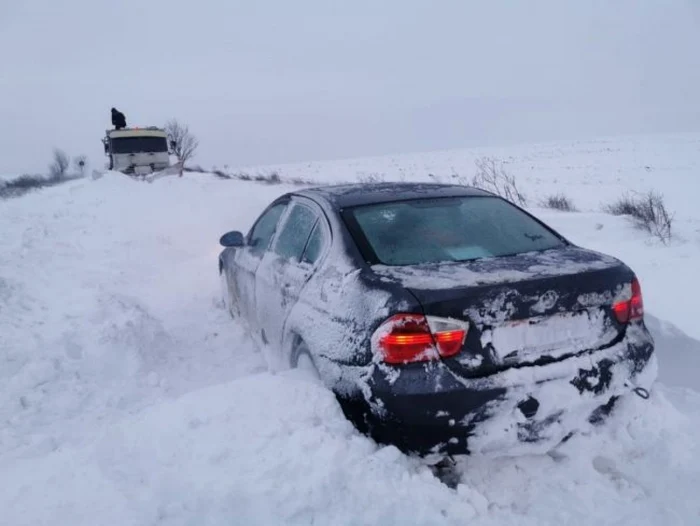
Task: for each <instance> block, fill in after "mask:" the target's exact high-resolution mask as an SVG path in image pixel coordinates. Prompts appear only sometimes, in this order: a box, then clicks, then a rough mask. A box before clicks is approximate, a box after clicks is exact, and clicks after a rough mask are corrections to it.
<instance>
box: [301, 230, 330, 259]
mask: <svg viewBox="0 0 700 526" xmlns="http://www.w3.org/2000/svg"><path fill="white" fill-rule="evenodd" d="M327 244H328V237H327V236H326V231H325V229H324V228H323V225H322V224H321V221H320V220H319V221H316V225H315V226H314V229H313V231H312V232H311V237H309V242H308V243H307V244H306V249H305V250H304V255H303V256H302V257H301V260H302V261H303V262H304V263H309V264H310V265H313V264H314V263H316V261H318V259H319V258H320V257H321V255H323V251H324V250H325V248H326V246H327Z"/></svg>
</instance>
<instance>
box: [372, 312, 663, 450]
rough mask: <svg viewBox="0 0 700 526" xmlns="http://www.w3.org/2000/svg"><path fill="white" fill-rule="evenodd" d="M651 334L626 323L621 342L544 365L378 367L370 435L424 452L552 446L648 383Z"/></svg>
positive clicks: (652, 372) (652, 363)
mask: <svg viewBox="0 0 700 526" xmlns="http://www.w3.org/2000/svg"><path fill="white" fill-rule="evenodd" d="M653 351H654V343H653V340H652V338H651V335H650V334H649V333H648V331H647V330H646V328H645V327H644V326H643V325H642V324H634V325H631V326H630V327H628V329H627V334H626V336H625V338H624V339H623V340H621V341H620V342H619V343H617V344H615V345H613V346H611V347H608V348H605V349H601V350H598V351H593V352H590V353H586V354H584V355H580V356H576V357H572V358H568V359H566V360H562V361H560V362H555V363H551V364H548V365H543V366H526V367H520V368H512V369H508V370H505V371H503V372H500V373H497V374H494V375H492V376H488V377H484V378H471V379H469V378H462V377H459V376H458V375H456V374H455V373H454V372H453V371H452V370H450V368H449V367H448V366H446V365H445V364H444V363H441V362H435V363H430V364H422V365H411V366H406V367H402V368H396V367H386V366H383V365H377V366H376V367H375V369H374V371H373V374H372V376H371V378H370V381H369V387H370V390H371V397H370V406H371V409H370V411H371V412H370V415H369V417H370V419H371V423H372V425H371V427H372V433H373V435H374V436H375V438H376V439H377V440H379V441H380V442H386V443H392V444H395V445H397V446H398V447H400V448H401V449H403V450H405V451H412V452H417V453H420V454H428V453H439V454H462V453H468V452H472V453H474V452H479V453H491V452H497V453H504V452H505V453H507V452H511V451H513V452H518V451H522V450H526V451H529V452H541V451H547V450H549V449H551V448H552V447H554V446H556V445H557V444H558V443H560V442H561V441H562V440H563V439H565V438H566V437H567V436H568V435H570V434H571V433H572V432H574V431H578V430H582V429H584V428H585V427H587V426H589V425H590V420H591V416H592V415H594V413H595V412H596V411H597V410H599V408H601V406H606V404H608V406H609V405H611V403H612V402H611V401H614V399H615V398H616V397H619V396H620V395H622V394H625V393H628V392H630V391H631V389H632V387H635V386H639V387H644V388H647V389H648V388H650V387H651V384H652V383H653V381H654V380H655V378H656V374H657V364H656V359H655V356H654V353H653Z"/></svg>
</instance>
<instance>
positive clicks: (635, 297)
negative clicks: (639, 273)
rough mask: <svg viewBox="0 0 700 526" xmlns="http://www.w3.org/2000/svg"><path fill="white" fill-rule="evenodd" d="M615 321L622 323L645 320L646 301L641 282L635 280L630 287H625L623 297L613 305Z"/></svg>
mask: <svg viewBox="0 0 700 526" xmlns="http://www.w3.org/2000/svg"><path fill="white" fill-rule="evenodd" d="M613 312H614V313H615V319H617V321H619V322H620V323H628V322H630V321H635V320H641V319H642V318H644V300H643V299H642V287H641V285H640V284H639V280H638V279H637V278H634V279H633V280H632V283H631V284H630V286H629V287H625V290H624V291H623V292H622V294H621V297H620V298H619V299H618V300H617V301H616V302H615V303H614V304H613Z"/></svg>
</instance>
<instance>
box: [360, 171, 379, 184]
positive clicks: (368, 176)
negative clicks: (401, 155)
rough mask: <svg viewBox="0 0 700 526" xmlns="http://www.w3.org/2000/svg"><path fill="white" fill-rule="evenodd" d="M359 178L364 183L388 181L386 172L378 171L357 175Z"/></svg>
mask: <svg viewBox="0 0 700 526" xmlns="http://www.w3.org/2000/svg"><path fill="white" fill-rule="evenodd" d="M357 180H358V181H359V182H361V183H363V184H376V183H383V182H384V181H386V174H380V173H377V172H372V173H363V174H360V175H359V176H358V177H357Z"/></svg>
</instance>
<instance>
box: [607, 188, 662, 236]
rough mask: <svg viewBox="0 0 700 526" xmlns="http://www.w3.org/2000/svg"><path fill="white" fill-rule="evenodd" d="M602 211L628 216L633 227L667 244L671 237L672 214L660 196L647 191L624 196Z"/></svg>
mask: <svg viewBox="0 0 700 526" xmlns="http://www.w3.org/2000/svg"><path fill="white" fill-rule="evenodd" d="M604 211H605V212H607V213H609V214H613V215H616V216H623V215H624V216H630V217H631V218H632V220H633V221H634V223H635V225H636V226H637V227H638V228H640V229H642V230H646V231H647V232H649V233H650V234H652V235H653V236H655V237H657V238H658V239H659V240H661V241H662V242H663V243H667V242H668V241H669V240H670V239H671V237H672V234H671V226H672V223H673V214H671V213H669V211H668V210H667V208H666V205H665V203H664V198H663V196H662V195H661V194H659V193H658V192H654V191H649V192H647V193H645V194H640V195H632V194H626V195H623V196H622V197H620V198H619V199H618V200H617V201H615V202H614V203H612V204H610V205H607V206H606V207H604Z"/></svg>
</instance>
